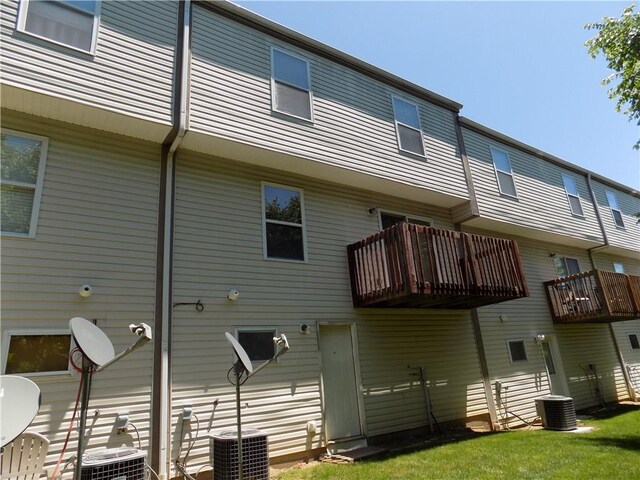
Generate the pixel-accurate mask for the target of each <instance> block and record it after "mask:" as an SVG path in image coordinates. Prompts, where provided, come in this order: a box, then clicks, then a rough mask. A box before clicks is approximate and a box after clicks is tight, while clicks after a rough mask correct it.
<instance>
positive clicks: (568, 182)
mask: <svg viewBox="0 0 640 480" xmlns="http://www.w3.org/2000/svg"><path fill="white" fill-rule="evenodd" d="M562 183H563V184H564V191H565V193H566V194H567V200H568V201H569V208H570V209H571V213H572V214H573V215H575V216H577V217H584V211H583V210H582V204H581V203H580V194H579V193H578V187H577V186H576V180H575V178H573V177H572V176H570V175H565V174H562Z"/></svg>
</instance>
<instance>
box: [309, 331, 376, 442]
mask: <svg viewBox="0 0 640 480" xmlns="http://www.w3.org/2000/svg"><path fill="white" fill-rule="evenodd" d="M322 326H329V327H349V334H350V335H351V355H352V357H353V371H354V375H355V380H356V392H357V393H356V401H357V404H358V416H359V424H360V434H361V436H362V437H363V438H367V430H366V421H365V410H364V397H363V389H362V375H361V374H360V355H359V354H358V348H357V347H358V336H357V330H356V324H355V322H346V321H345V322H341V321H337V322H332V321H317V322H316V331H317V332H318V334H317V335H316V348H317V351H318V367H319V373H320V375H319V376H320V406H321V408H320V409H321V412H322V436H323V437H324V444H325V445H328V443H329V438H328V437H327V425H326V415H325V405H326V402H325V393H324V379H323V378H322V355H321V353H320V327H322Z"/></svg>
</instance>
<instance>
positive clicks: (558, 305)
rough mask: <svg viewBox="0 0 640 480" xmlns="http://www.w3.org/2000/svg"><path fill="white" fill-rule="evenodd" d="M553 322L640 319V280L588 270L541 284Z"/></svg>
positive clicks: (635, 277)
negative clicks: (543, 287)
mask: <svg viewBox="0 0 640 480" xmlns="http://www.w3.org/2000/svg"><path fill="white" fill-rule="evenodd" d="M544 286H545V291H546V293H547V299H548V301H549V308H550V309H551V315H552V316H553V321H554V322H555V323H610V322H619V321H622V320H632V319H634V318H640V277H637V276H635V275H625V274H624V273H614V272H607V271H603V270H591V271H590V272H583V273H578V274H575V275H569V276H567V277H562V278H557V279H555V280H551V281H548V282H545V283H544Z"/></svg>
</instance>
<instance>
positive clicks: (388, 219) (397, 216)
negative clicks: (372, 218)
mask: <svg viewBox="0 0 640 480" xmlns="http://www.w3.org/2000/svg"><path fill="white" fill-rule="evenodd" d="M402 222H406V223H413V224H414V225H424V226H425V227H429V226H431V224H432V222H431V220H430V219H428V218H418V217H409V216H407V215H403V214H401V213H389V212H382V211H381V212H380V228H381V229H382V230H385V229H387V228H389V227H392V226H394V225H396V224H398V223H402Z"/></svg>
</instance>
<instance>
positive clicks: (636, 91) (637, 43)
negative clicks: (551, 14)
mask: <svg viewBox="0 0 640 480" xmlns="http://www.w3.org/2000/svg"><path fill="white" fill-rule="evenodd" d="M634 6H635V5H631V6H629V7H627V8H625V9H624V12H623V13H622V16H621V17H620V18H612V17H604V18H603V19H602V21H601V22H596V23H589V24H587V25H585V28H586V29H587V30H597V31H598V34H597V35H596V36H595V37H593V38H592V39H590V40H587V41H586V42H585V46H586V47H587V48H588V49H589V54H590V55H591V57H592V58H596V57H597V56H598V55H600V54H602V55H604V58H605V60H606V61H607V66H608V67H609V68H610V69H611V70H613V71H614V73H612V74H611V75H609V76H607V77H606V78H604V79H603V80H602V85H604V86H611V88H610V89H609V98H610V99H612V100H616V110H617V111H619V112H620V111H622V112H623V113H624V114H625V115H627V116H628V117H629V120H630V121H632V120H637V121H638V125H640V13H635V12H634V11H633V8H634ZM634 148H636V149H638V148H640V140H638V142H637V143H636V144H635V146H634Z"/></svg>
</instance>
